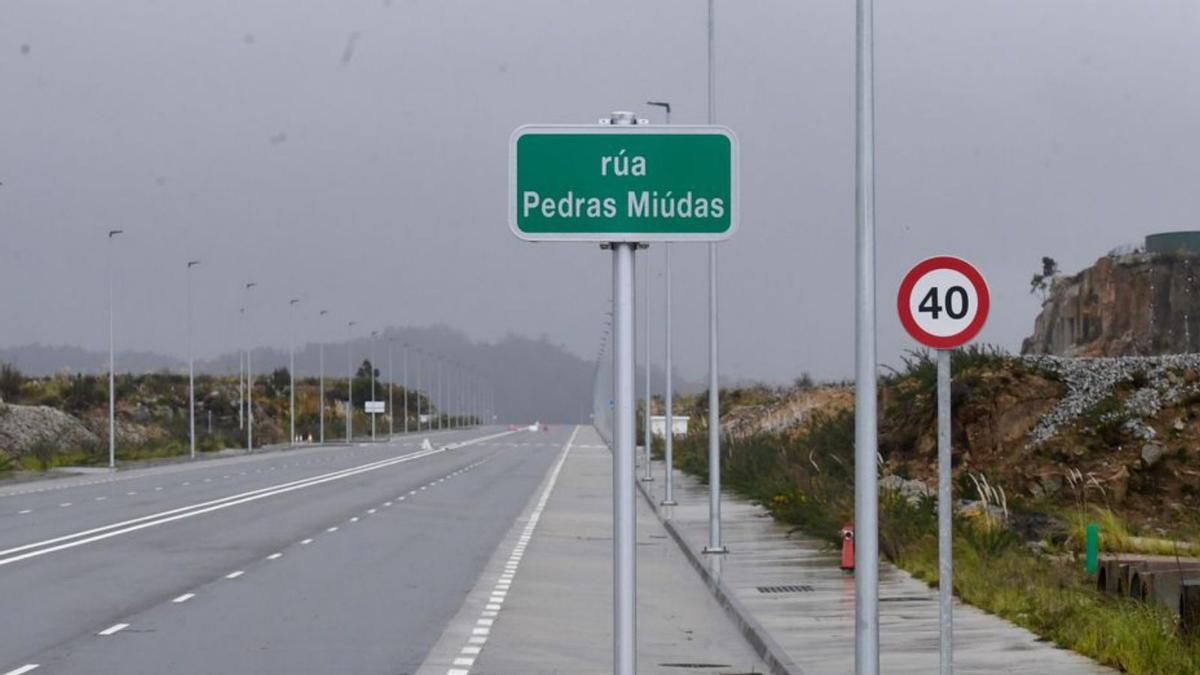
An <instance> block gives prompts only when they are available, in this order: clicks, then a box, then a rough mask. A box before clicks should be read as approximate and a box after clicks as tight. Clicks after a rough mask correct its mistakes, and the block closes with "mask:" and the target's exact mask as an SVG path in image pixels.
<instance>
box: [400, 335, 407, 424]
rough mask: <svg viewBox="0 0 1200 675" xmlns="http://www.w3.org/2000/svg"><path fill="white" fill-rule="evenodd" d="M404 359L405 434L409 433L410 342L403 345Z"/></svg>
mask: <svg viewBox="0 0 1200 675" xmlns="http://www.w3.org/2000/svg"><path fill="white" fill-rule="evenodd" d="M401 353H402V354H403V356H402V357H401V358H402V359H403V360H404V434H405V435H406V436H407V435H408V343H407V342H406V343H404V344H403V345H402V346H401Z"/></svg>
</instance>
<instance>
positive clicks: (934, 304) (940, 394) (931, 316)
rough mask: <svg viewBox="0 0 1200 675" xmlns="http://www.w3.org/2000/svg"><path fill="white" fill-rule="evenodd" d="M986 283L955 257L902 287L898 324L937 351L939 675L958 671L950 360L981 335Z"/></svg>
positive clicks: (912, 274) (923, 267) (927, 265)
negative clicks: (955, 669)
mask: <svg viewBox="0 0 1200 675" xmlns="http://www.w3.org/2000/svg"><path fill="white" fill-rule="evenodd" d="M990 304H991V303H990V296H989V294H988V288H987V283H986V282H985V281H984V279H983V275H981V274H980V273H979V271H978V270H976V269H975V268H974V267H973V266H972V265H971V264H970V263H968V262H966V261H965V260H962V259H960V258H954V257H951V256H938V257H934V258H929V259H928V260H923V261H921V262H920V263H918V264H917V265H916V266H915V267H913V268H912V269H911V270H909V272H908V274H907V275H905V277H904V280H903V281H902V282H901V283H900V292H899V293H898V295H897V299H896V305H897V310H898V312H899V314H900V323H902V324H903V325H904V328H905V330H907V331H908V333H909V335H911V336H912V337H913V338H914V339H915V340H916V341H917V342H920V343H921V344H923V345H925V346H926V347H931V348H933V349H935V350H937V408H938V410H937V444H938V628H939V635H940V650H939V662H940V664H941V668H940V670H939V672H940V673H941V675H951V673H953V672H954V614H953V612H954V558H953V542H954V534H953V528H952V524H953V518H954V503H953V501H952V500H953V492H952V489H951V488H952V486H951V484H950V481H951V472H950V468H951V459H952V452H951V451H952V447H951V437H950V419H951V417H950V413H951V410H950V357H951V353H952V351H953V350H954V348H955V347H960V346H962V345H964V344H966V343H967V342H970V341H971V339H972V338H974V337H975V336H976V335H978V334H979V331H980V330H981V329H982V328H983V324H984V322H985V321H987V314H988V308H989V306H990Z"/></svg>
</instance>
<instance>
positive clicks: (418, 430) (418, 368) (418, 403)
mask: <svg viewBox="0 0 1200 675" xmlns="http://www.w3.org/2000/svg"><path fill="white" fill-rule="evenodd" d="M413 351H415V352H416V353H417V355H418V356H417V433H418V434H419V433H421V368H423V367H424V366H423V363H424V361H423V360H422V359H421V356H420V355H421V354H424V353H425V352H423V351H421V350H420V349H419V348H416V347H414V348H413Z"/></svg>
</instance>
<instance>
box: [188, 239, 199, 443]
mask: <svg viewBox="0 0 1200 675" xmlns="http://www.w3.org/2000/svg"><path fill="white" fill-rule="evenodd" d="M199 264H200V261H199V260H189V261H188V264H187V296H188V297H187V301H188V306H187V333H188V338H187V350H188V445H189V446H190V447H191V452H192V459H196V359H195V354H194V353H193V351H192V268H193V267H195V266H196V265H199Z"/></svg>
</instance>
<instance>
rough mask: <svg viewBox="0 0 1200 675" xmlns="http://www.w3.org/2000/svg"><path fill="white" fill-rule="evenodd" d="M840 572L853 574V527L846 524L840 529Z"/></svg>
mask: <svg viewBox="0 0 1200 675" xmlns="http://www.w3.org/2000/svg"><path fill="white" fill-rule="evenodd" d="M841 535H842V571H843V572H851V573H852V572H854V525H853V524H851V523H846V524H845V525H844V526H843V527H842V531H841Z"/></svg>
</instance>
